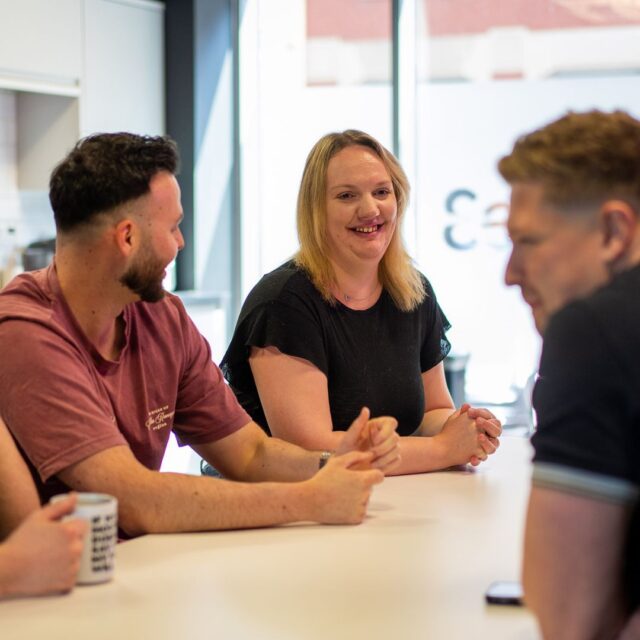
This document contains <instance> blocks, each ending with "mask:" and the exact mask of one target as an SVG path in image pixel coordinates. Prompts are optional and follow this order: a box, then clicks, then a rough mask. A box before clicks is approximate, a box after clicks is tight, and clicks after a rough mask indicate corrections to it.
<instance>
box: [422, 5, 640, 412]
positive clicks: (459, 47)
mask: <svg viewBox="0 0 640 640" xmlns="http://www.w3.org/2000/svg"><path fill="white" fill-rule="evenodd" d="M416 28H417V41H418V56H417V57H418V65H417V66H418V68H417V77H418V86H417V95H418V118H417V129H418V130H417V139H418V145H417V149H418V158H417V176H418V179H417V184H416V198H417V200H416V202H417V221H418V225H419V243H418V250H417V252H418V262H419V264H420V266H421V267H422V269H423V270H424V271H425V273H426V274H427V276H428V277H429V278H431V280H432V281H433V283H434V286H435V288H436V292H437V293H438V295H439V298H440V301H441V303H442V306H443V308H444V310H445V312H446V313H447V314H448V316H449V319H450V320H451V322H452V324H453V326H454V329H453V330H452V332H451V337H452V339H453V342H454V347H455V348H457V350H458V351H460V352H468V353H470V354H471V358H470V360H469V364H468V369H467V382H468V384H467V392H468V395H469V396H470V397H471V399H472V400H479V401H483V402H502V401H503V402H510V401H515V400H517V396H518V391H519V390H520V389H521V388H522V387H523V386H524V385H525V382H526V380H527V377H528V376H529V375H530V374H531V373H533V372H534V371H535V369H536V366H537V360H538V351H539V338H538V336H537V334H536V333H535V331H534V329H533V324H532V322H531V320H530V313H529V310H528V308H527V307H525V305H524V303H523V302H522V301H521V299H520V293H519V291H517V290H515V289H508V288H507V287H506V286H505V285H504V284H503V283H502V279H503V274H504V268H505V264H506V260H507V258H508V254H509V249H510V246H509V243H508V240H507V237H506V234H505V233H504V229H503V227H502V223H503V221H504V220H505V218H506V214H507V205H506V203H507V199H508V188H507V186H506V185H505V184H504V183H503V182H502V180H501V178H500V177H499V175H498V173H497V171H496V168H495V167H496V162H497V160H498V159H499V158H500V157H501V156H502V155H504V154H505V153H507V152H508V151H509V150H510V149H511V147H512V145H513V142H514V140H515V138H516V136H517V135H519V134H521V133H523V132H526V131H529V130H531V129H533V128H535V127H537V126H540V125H542V124H544V123H546V122H548V121H550V120H552V119H555V118H556V117H559V116H560V115H562V114H563V113H564V112H565V111H566V110H567V109H573V110H585V109H589V108H593V107H599V108H602V109H612V108H616V107H618V108H622V109H626V110H628V111H630V112H632V113H633V114H634V115H636V117H638V116H640V74H639V72H640V2H638V1H637V0H508V1H507V0H485V1H484V2H481V3H478V2H471V1H470V0H419V2H418V4H417V14H416Z"/></svg>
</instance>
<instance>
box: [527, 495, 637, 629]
mask: <svg viewBox="0 0 640 640" xmlns="http://www.w3.org/2000/svg"><path fill="white" fill-rule="evenodd" d="M625 526H626V513H625V510H624V509H623V508H622V507H620V506H619V505H616V504H612V503H608V502H605V501H598V500H591V499H589V498H583V497H579V496H575V495H572V494H570V493H563V492H561V491H552V490H547V489H542V488H539V487H535V486H534V487H533V489H532V492H531V497H530V500H529V509H528V514H527V523H526V530H525V542H524V562H523V585H524V591H525V599H526V602H527V606H528V607H529V608H530V609H531V610H532V611H533V613H534V614H535V615H536V616H537V618H538V620H539V622H540V627H541V629H542V633H543V636H544V638H549V639H553V638H560V637H561V638H563V639H566V640H571V639H572V638H575V639H576V640H585V639H596V638H611V637H616V633H615V631H616V630H619V629H620V628H621V626H622V622H623V619H624V618H623V606H622V602H623V599H622V591H621V588H622V584H621V582H622V579H621V576H622V566H623V546H622V541H623V536H624V531H625Z"/></svg>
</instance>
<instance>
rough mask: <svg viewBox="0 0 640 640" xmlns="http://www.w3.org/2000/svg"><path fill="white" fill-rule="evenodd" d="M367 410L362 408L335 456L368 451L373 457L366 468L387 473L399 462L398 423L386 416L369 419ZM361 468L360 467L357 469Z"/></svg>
mask: <svg viewBox="0 0 640 640" xmlns="http://www.w3.org/2000/svg"><path fill="white" fill-rule="evenodd" d="M369 415H370V413H369V409H367V407H363V408H362V409H361V410H360V414H359V415H358V417H357V418H356V419H355V420H354V421H353V422H352V424H351V426H350V427H349V429H348V430H347V431H346V432H345V434H344V438H343V439H342V442H341V443H340V446H339V447H338V449H337V450H336V452H335V453H336V455H338V456H339V455H342V454H344V453H347V452H349V451H370V452H371V453H372V454H373V455H372V457H371V459H370V461H368V462H367V463H363V464H366V467H362V468H373V469H379V470H380V471H382V472H383V473H387V472H388V471H390V470H391V469H393V468H394V467H395V466H396V465H397V464H398V463H399V462H400V450H399V446H398V445H399V441H400V437H399V436H398V434H397V433H396V429H397V428H398V421H397V420H396V419H395V418H391V417H388V416H380V417H378V418H373V419H371V420H370V419H369ZM358 468H361V467H358Z"/></svg>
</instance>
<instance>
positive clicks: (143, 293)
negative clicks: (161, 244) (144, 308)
mask: <svg viewBox="0 0 640 640" xmlns="http://www.w3.org/2000/svg"><path fill="white" fill-rule="evenodd" d="M163 276H164V265H163V263H162V262H161V261H160V260H159V259H158V258H156V256H155V255H154V254H153V252H152V251H151V249H145V250H144V253H143V254H142V255H141V256H140V257H139V258H137V259H136V261H135V262H134V263H133V264H132V265H131V266H130V267H129V268H128V269H127V271H126V272H125V273H124V274H123V275H122V276H121V277H120V282H121V283H122V284H123V285H124V286H125V287H127V288H128V289H130V290H131V291H133V292H134V293H136V294H137V295H138V296H139V297H140V300H142V301H143V302H158V300H162V298H164V294H165V290H164V288H163V286H162V280H163Z"/></svg>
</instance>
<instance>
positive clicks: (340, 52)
mask: <svg viewBox="0 0 640 640" xmlns="http://www.w3.org/2000/svg"><path fill="white" fill-rule="evenodd" d="M240 65H241V66H240V73H241V81H240V113H241V116H240V117H241V121H240V126H241V144H242V207H243V212H242V219H243V223H242V230H243V294H246V293H247V290H248V288H249V287H251V286H252V285H253V284H255V282H256V281H257V279H258V278H259V277H260V276H261V275H262V274H263V273H265V272H266V271H269V270H271V269H274V268H275V267H277V266H278V265H279V264H281V263H282V262H284V261H285V260H286V259H287V258H288V257H290V255H291V254H292V253H293V252H294V251H295V250H296V248H297V245H298V243H297V236H296V230H295V203H296V196H297V190H298V184H299V180H300V176H301V174H302V169H303V167H304V162H305V159H306V156H307V154H308V153H309V151H310V149H311V147H312V146H313V144H314V143H315V142H316V141H317V140H318V138H320V137H321V136H322V135H324V134H325V133H329V132H331V131H338V130H344V129H348V128H356V129H362V130H364V131H367V132H368V133H370V134H372V135H374V136H376V137H377V138H379V139H380V141H381V142H382V143H383V144H385V145H387V146H390V145H391V139H392V127H391V108H392V92H391V80H390V78H391V0H247V1H246V2H245V4H244V7H243V11H242V16H241V30H240Z"/></svg>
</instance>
